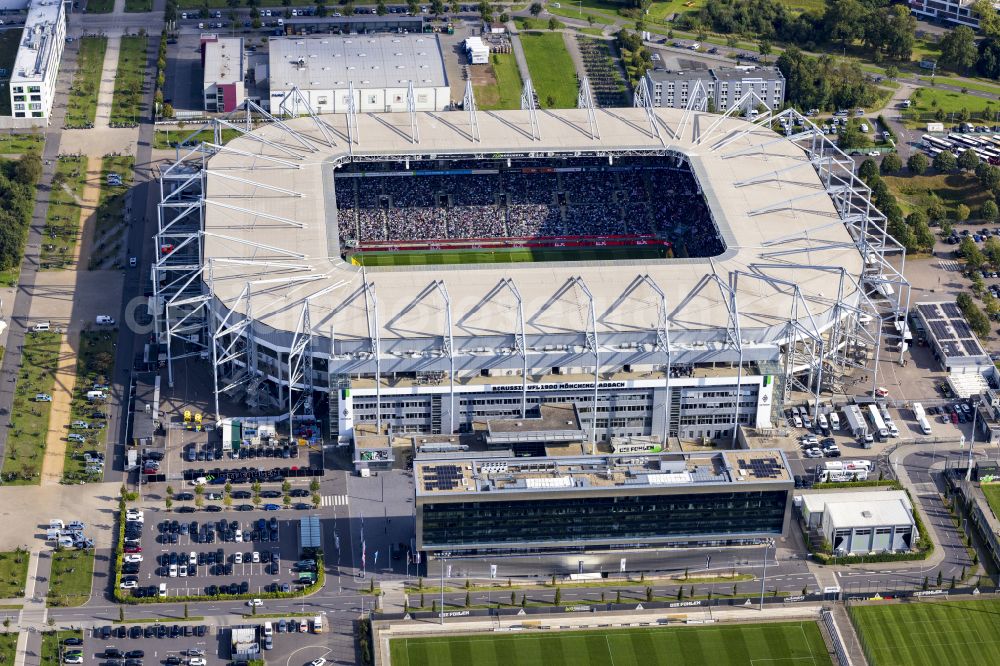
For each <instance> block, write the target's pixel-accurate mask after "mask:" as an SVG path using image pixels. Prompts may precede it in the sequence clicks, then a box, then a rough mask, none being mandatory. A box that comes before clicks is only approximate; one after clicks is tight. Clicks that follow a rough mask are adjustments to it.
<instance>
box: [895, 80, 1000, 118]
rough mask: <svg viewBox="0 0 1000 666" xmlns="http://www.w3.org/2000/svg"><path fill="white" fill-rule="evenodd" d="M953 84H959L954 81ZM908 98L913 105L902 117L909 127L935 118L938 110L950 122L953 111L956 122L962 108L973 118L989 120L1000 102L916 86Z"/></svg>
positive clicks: (998, 109)
mask: <svg viewBox="0 0 1000 666" xmlns="http://www.w3.org/2000/svg"><path fill="white" fill-rule="evenodd" d="M955 85H959V84H958V83H957V82H956V83H955ZM910 99H911V100H913V106H911V107H910V108H909V109H907V110H906V111H904V112H903V117H904V118H905V119H906V123H907V125H909V126H910V127H918V126H920V125H922V124H923V123H926V122H928V121H933V120H935V116H936V114H937V112H938V111H939V110H940V111H942V112H943V113H944V114H945V120H946V121H948V122H952V120H951V119H950V118H949V116H950V115H951V114H953V113H954V114H955V115H956V118H955V119H954V121H953V122H956V123H957V122H958V118H957V115H958V114H959V113H961V112H962V110H963V109H964V110H966V111H968V112H969V113H970V114H971V115H972V117H973V118H983V119H984V120H985V119H989V120H990V121H991V122H992V120H993V115H994V113H996V112H997V111H1000V104H998V102H997V101H996V100H994V99H989V98H986V97H976V96H974V95H969V94H963V93H960V92H951V91H947V90H937V89H935V88H917V90H916V91H914V93H913V94H912V95H911V96H910Z"/></svg>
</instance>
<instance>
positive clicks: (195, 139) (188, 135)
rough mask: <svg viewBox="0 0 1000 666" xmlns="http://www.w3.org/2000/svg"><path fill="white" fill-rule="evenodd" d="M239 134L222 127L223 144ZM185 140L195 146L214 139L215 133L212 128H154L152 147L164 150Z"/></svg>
mask: <svg viewBox="0 0 1000 666" xmlns="http://www.w3.org/2000/svg"><path fill="white" fill-rule="evenodd" d="M239 135H240V132H239V131H238V130H234V129H229V128H224V129H223V130H222V143H223V145H225V144H227V143H229V142H230V141H232V140H233V139H235V138H236V137H238V136H239ZM182 141H186V142H187V144H188V145H190V146H197V145H198V144H199V143H200V142H202V141H212V142H214V141H215V133H214V132H212V130H200V131H199V130H196V129H190V130H156V135H155V137H154V138H153V148H157V149H159V150H165V149H168V148H173V147H174V145H175V144H178V143H180V142H182Z"/></svg>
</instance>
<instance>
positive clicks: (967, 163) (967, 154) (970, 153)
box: [958, 148, 979, 171]
mask: <svg viewBox="0 0 1000 666" xmlns="http://www.w3.org/2000/svg"><path fill="white" fill-rule="evenodd" d="M977 166H979V155H977V154H976V151H974V150H972V149H971V148H970V149H968V150H963V151H962V154H961V155H959V156H958V168H960V169H962V171H975V170H976V167H977Z"/></svg>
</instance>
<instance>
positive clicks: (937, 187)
mask: <svg viewBox="0 0 1000 666" xmlns="http://www.w3.org/2000/svg"><path fill="white" fill-rule="evenodd" d="M884 180H885V183H886V185H888V186H889V189H890V190H892V193H893V194H895V195H896V197H897V200H898V202H899V205H900V207H901V208H902V209H903V212H904V213H906V214H909V213H910V212H912V211H913V210H914V209H917V208H919V209H921V210H927V208H928V207H929V206H930V205H931V204H933V203H936V202H940V203H941V204H942V205H943V206H944V207H945V209H946V210H947V211H948V212H949V214H950V213H953V212H954V211H955V209H956V208H957V207H958V205H959V204H965V205H966V206H968V207H969V208H971V209H972V210H973V212H974V213H978V212H979V208H980V207H981V206H982V205H983V203H985V202H986V199H987V193H986V190H984V189H983V188H982V186H980V184H979V181H978V179H976V177H975V176H974V175H972V174H967V173H949V174H925V175H923V176H885V177H884ZM952 219H954V218H952Z"/></svg>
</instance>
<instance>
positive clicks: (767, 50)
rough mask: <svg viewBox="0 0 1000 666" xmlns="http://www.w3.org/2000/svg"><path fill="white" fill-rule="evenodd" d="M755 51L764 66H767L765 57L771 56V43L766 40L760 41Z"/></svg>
mask: <svg viewBox="0 0 1000 666" xmlns="http://www.w3.org/2000/svg"><path fill="white" fill-rule="evenodd" d="M757 51H758V52H759V53H760V56H761V58H763V59H764V64H765V65H766V64H767V56H769V55H771V42H769V41H768V40H766V39H762V40H760V42H758V44H757Z"/></svg>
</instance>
